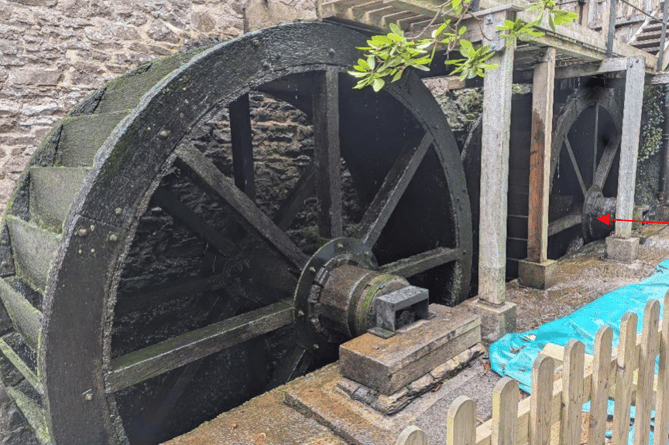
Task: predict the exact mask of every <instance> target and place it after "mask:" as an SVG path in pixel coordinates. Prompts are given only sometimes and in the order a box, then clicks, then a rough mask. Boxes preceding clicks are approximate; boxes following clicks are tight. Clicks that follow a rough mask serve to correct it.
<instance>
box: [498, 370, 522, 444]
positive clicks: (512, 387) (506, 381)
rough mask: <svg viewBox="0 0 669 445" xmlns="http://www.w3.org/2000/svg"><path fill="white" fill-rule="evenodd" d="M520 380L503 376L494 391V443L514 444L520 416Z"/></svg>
mask: <svg viewBox="0 0 669 445" xmlns="http://www.w3.org/2000/svg"><path fill="white" fill-rule="evenodd" d="M519 398H520V393H519V392H518V382H516V381H515V380H513V379H512V378H510V377H504V378H502V379H501V380H500V381H499V382H497V384H496V385H495V388H494V389H493V391H492V445H514V444H515V441H516V418H517V417H518V399H519Z"/></svg>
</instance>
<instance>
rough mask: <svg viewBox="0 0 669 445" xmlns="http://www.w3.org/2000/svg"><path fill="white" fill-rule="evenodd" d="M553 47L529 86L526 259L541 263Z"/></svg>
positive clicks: (545, 230)
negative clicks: (530, 104)
mask: <svg viewBox="0 0 669 445" xmlns="http://www.w3.org/2000/svg"><path fill="white" fill-rule="evenodd" d="M556 56H557V51H556V50H555V48H549V49H548V50H546V55H545V56H544V60H543V61H542V62H541V63H539V64H537V65H536V66H535V68H534V82H533V87H532V139H531V145H530V196H529V215H528V220H527V233H528V235H527V259H528V260H529V261H532V262H535V263H544V262H546V260H547V259H548V196H549V193H550V182H551V178H550V169H551V146H552V134H553V92H554V86H555V58H556Z"/></svg>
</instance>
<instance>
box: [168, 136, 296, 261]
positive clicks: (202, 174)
mask: <svg viewBox="0 0 669 445" xmlns="http://www.w3.org/2000/svg"><path fill="white" fill-rule="evenodd" d="M178 155H179V157H178V161H179V163H181V164H182V165H183V166H185V167H186V168H187V169H189V170H190V171H191V172H192V173H193V174H194V175H195V177H196V179H198V180H199V181H200V182H201V183H202V184H203V185H204V186H205V187H207V188H208V189H209V190H211V191H212V192H213V193H214V194H215V195H218V197H220V198H221V200H222V201H223V202H224V203H225V204H227V205H229V206H230V207H231V208H232V209H233V210H234V211H235V212H236V213H237V215H238V216H239V217H240V218H241V219H242V220H243V222H245V223H246V225H248V226H250V227H252V228H253V229H254V230H255V231H256V232H257V233H258V234H259V235H260V236H261V237H263V238H264V239H265V240H266V241H267V242H268V243H269V244H270V245H272V246H273V247H274V248H276V250H277V251H278V252H279V253H281V254H282V255H283V256H284V257H286V258H287V259H288V260H289V261H290V262H291V263H292V264H293V265H294V266H295V267H297V268H298V269H299V270H302V268H303V267H304V265H306V264H307V261H308V259H309V258H308V257H307V255H305V254H304V253H303V252H302V251H301V250H300V248H299V247H297V246H296V245H295V243H293V241H291V239H290V238H288V235H286V234H285V233H284V232H283V231H282V230H281V229H279V228H278V227H277V226H276V225H275V224H274V223H273V222H272V220H270V219H269V217H268V216H267V215H265V214H264V213H263V212H262V211H261V210H260V209H259V208H258V207H256V205H255V204H254V203H253V201H251V200H250V199H249V197H248V196H246V195H245V194H244V193H243V192H242V191H241V190H239V189H238V188H237V187H235V186H234V185H233V184H232V183H231V182H230V180H229V179H228V178H227V177H226V176H225V175H224V174H223V173H221V171H220V170H218V168H216V166H215V165H214V164H213V162H211V161H210V160H209V159H207V157H206V156H205V155H204V154H202V153H201V152H200V151H199V150H198V149H196V148H194V147H183V148H181V149H179V154H178Z"/></svg>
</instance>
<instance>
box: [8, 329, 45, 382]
mask: <svg viewBox="0 0 669 445" xmlns="http://www.w3.org/2000/svg"><path fill="white" fill-rule="evenodd" d="M17 335H18V334H17ZM0 353H1V354H2V355H4V356H5V358H6V359H7V360H9V361H10V362H11V363H12V365H14V367H15V368H16V370H17V371H19V372H20V373H21V375H22V376H23V377H25V379H26V380H27V381H28V383H30V386H32V387H33V388H35V390H36V391H37V392H38V393H40V394H43V391H42V384H41V382H40V380H39V378H37V374H35V373H34V372H33V370H32V369H30V368H29V367H28V365H26V364H25V362H24V361H23V360H21V358H20V357H19V355H18V354H17V353H16V351H14V349H13V348H12V347H11V346H10V345H9V344H7V342H6V341H5V340H3V339H2V338H0Z"/></svg>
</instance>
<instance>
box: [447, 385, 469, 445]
mask: <svg viewBox="0 0 669 445" xmlns="http://www.w3.org/2000/svg"><path fill="white" fill-rule="evenodd" d="M475 440H476V403H475V402H474V401H473V400H471V399H470V398H468V397H465V396H459V397H458V398H457V399H455V400H454V401H453V403H451V406H450V407H449V408H448V413H447V421H446V444H447V445H474V443H475Z"/></svg>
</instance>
